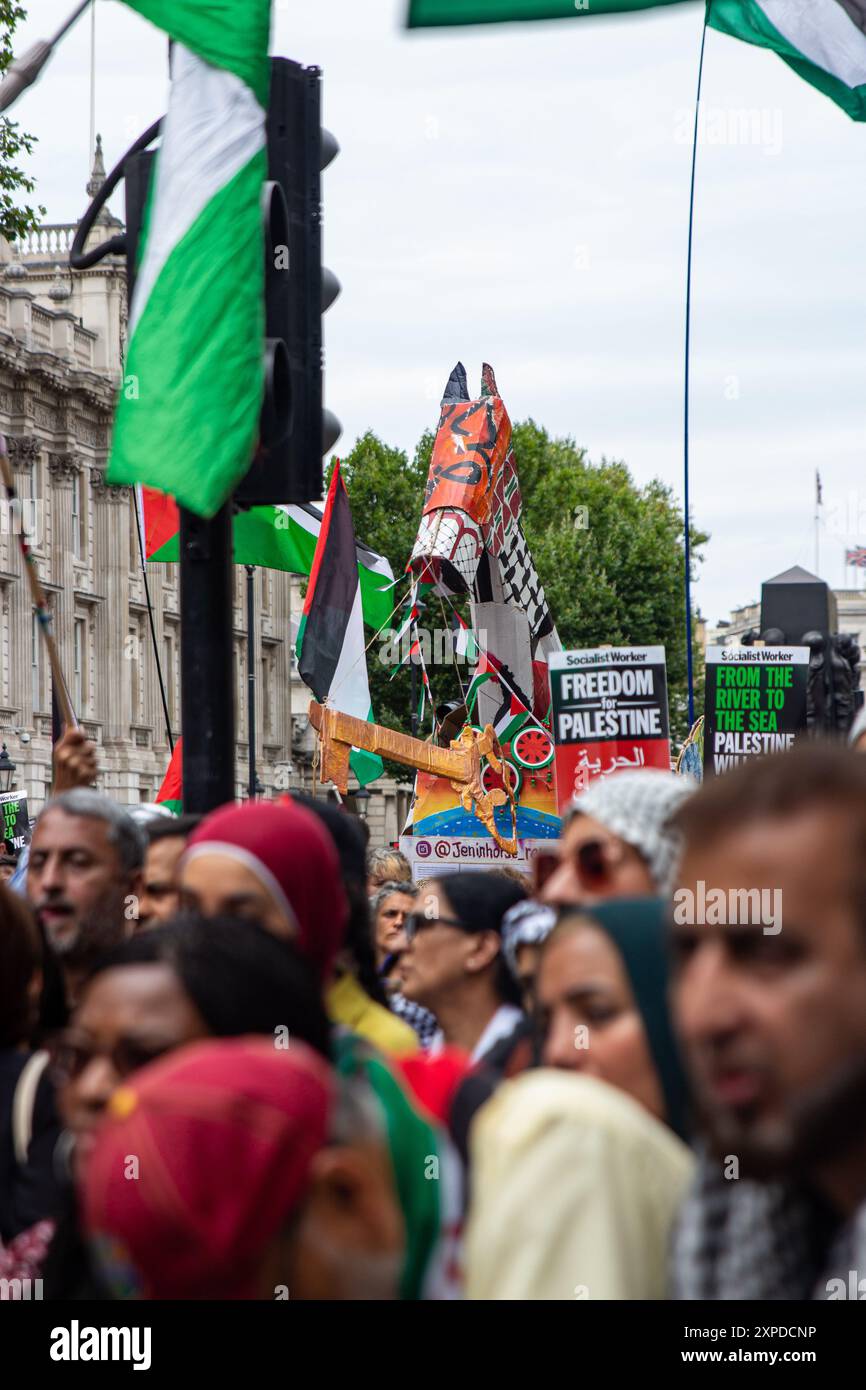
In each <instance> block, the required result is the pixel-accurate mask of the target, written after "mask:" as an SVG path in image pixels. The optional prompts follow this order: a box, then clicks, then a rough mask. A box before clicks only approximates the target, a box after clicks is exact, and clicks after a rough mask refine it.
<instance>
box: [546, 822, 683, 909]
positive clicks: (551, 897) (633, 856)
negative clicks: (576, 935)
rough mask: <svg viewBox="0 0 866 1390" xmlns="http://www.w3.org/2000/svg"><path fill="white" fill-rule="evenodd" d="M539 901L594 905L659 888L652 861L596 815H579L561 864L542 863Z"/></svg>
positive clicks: (560, 853)
mask: <svg viewBox="0 0 866 1390" xmlns="http://www.w3.org/2000/svg"><path fill="white" fill-rule="evenodd" d="M538 867H539V869H540V870H541V872H542V874H543V882H542V883H541V886H540V888H539V891H538V892H537V894H536V897H537V898H538V900H539V902H543V903H550V904H552V905H553V906H558V907H573V906H587V907H588V906H591V905H592V904H593V903H598V902H603V901H604V899H605V898H642V897H647V896H649V895H652V894H654V893H656V892H657V891H658V890H657V887H656V885H655V883H654V882H653V877H652V874H651V873H650V871H649V866H648V865H647V863H646V860H645V859H644V858H643V857H642V855H640V854H639V853H638V851H637V850H636V849H634V848H633V847H632V846H631V845H627V844H626V842H625V841H624V840H620V839H619V838H618V837H617V836H616V835H612V834H611V832H610V831H609V830H606V829H605V827H604V826H603V825H602V824H601V823H600V822H599V821H596V820H593V819H592V817H591V816H575V817H574V819H573V820H572V821H571V822H570V824H569V825H568V826H567V827H566V830H565V834H564V835H563V837H562V839H561V840H560V841H559V844H558V846H557V855H556V859H555V862H553V863H551V864H546V863H545V864H544V865H543V867H542V865H541V864H539V866H538Z"/></svg>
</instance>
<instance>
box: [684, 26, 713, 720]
mask: <svg viewBox="0 0 866 1390" xmlns="http://www.w3.org/2000/svg"><path fill="white" fill-rule="evenodd" d="M711 4H712V0H707V4H706V9H705V10H704V27H703V31H702V33H701V56H700V60H699V62H698V90H697V94H696V97H695V133H694V140H693V142H692V177H691V188H690V192H689V242H688V251H687V254H686V347H685V383H684V385H685V392H684V395H685V404H684V411H683V484H684V485H683V533H684V548H685V580H686V584H685V589H686V669H687V671H688V682H689V728H691V727H692V725H693V724H694V722H695V677H694V670H693V660H692V574H691V568H692V556H691V535H690V532H689V525H690V517H689V388H690V377H691V336H692V245H693V239H694V228H695V171H696V169H697V163H698V129H699V126H698V122H699V118H700V111H701V88H702V86H703V78H704V50H705V48H706V43H707V21H708V19H709V17H710V5H711Z"/></svg>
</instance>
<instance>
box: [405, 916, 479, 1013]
mask: <svg viewBox="0 0 866 1390" xmlns="http://www.w3.org/2000/svg"><path fill="white" fill-rule="evenodd" d="M415 913H417V914H418V917H419V920H420V921H421V923H422V926H421V928H420V930H419V931H418V932H417V934H416V935H415V937H414V938H413V940H412V941H410V942H409V944H408V948H407V950H406V952H405V953H404V955H403V956H402V957H401V960H400V965H399V968H398V972H397V973H398V975H399V978H400V981H401V989H402V992H403V994H405V996H406V998H407V999H413V1000H414V1001H415V1002H416V1003H417V1004H422V1005H423V1006H424V1007H425V1008H427V1009H431V1010H432V1011H433V1012H434V1013H435V1012H436V1008H437V1006H438V1005H439V1004H440V1003H442V1002H443V1001H447V1000H448V999H449V998H450V997H452V996H453V995H454V993H455V991H456V990H458V989H460V988H462V987H463V986H464V985H465V984H466V983H467V982H468V981H471V980H472V978H473V977H477V976H478V975H479V974H480V973H481V972H482V971H485V970H487V969H488V968H489V967H490V966H491V965H492V963H493V960H494V959H495V957H496V954H497V951H498V942H494V943H491V942H490V941H489V939H488V938H489V937H491V936H493V935H494V933H492V932H467V931H463V930H461V928H460V927H455V926H451V925H450V924H449V923H448V921H447V920H446V919H448V918H452V919H456V918H457V913H456V911H455V909H454V907H453V906H452V904H451V902H450V901H449V899H448V898H447V897H446V896H445V894H444V893H442V892H441V891H440V890H439V889H436V888H434V889H429V890H427V891H426V892H422V893H421V894H420V896H419V897H418V898H417V899H416V900H415V904H414V907H413V915H414V914H415Z"/></svg>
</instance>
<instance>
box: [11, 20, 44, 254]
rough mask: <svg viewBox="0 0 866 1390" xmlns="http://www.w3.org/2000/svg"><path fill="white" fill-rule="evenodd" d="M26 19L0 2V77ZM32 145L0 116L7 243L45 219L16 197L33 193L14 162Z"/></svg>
mask: <svg viewBox="0 0 866 1390" xmlns="http://www.w3.org/2000/svg"><path fill="white" fill-rule="evenodd" d="M25 18H26V12H25V10H23V9H22V7H21V6H20V5H18V4H16V3H15V0H0V75H2V74H3V73H4V72H5V71H6V69H7V68H8V66H9V64H10V63H11V62H12V59H13V57H14V49H13V44H12V39H13V35H14V33H15V28H16V25H17V24H18V23H19V22H20V21H21V20H22V19H25ZM34 144H35V139H34V137H33V136H32V135H25V133H24V132H23V131H22V130H21V129H20V128H19V126H18V123H17V121H10V120H9V119H8V118H7V117H6V116H2V117H0V236H4V237H6V239H7V240H8V241H18V240H19V239H20V238H21V237H24V236H26V235H27V233H28V232H31V231H35V230H36V228H37V227H38V226H39V220H40V218H42V217H44V216H45V209H44V208H43V207H41V206H40V207H37V208H31V207H29V206H24V207H22V206H20V205H19V202H18V198H17V197H16V194H20V193H33V192H35V189H36V184H35V183H34V181H33V179H31V178H28V177H27V175H26V174H25V172H24V170H23V169H21V168H19V167H18V164H17V163H16V161H17V160H18V159H19V158H20V157H21V155H22V154H25V155H28V154H32V153H33V146H34Z"/></svg>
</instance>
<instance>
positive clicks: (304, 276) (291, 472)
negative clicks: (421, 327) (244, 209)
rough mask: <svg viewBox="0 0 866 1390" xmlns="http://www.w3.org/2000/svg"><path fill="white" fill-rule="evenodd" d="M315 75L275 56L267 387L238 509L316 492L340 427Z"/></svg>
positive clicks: (267, 199)
mask: <svg viewBox="0 0 866 1390" xmlns="http://www.w3.org/2000/svg"><path fill="white" fill-rule="evenodd" d="M321 89H322V88H321V71H320V69H319V68H316V67H303V66H302V65H301V64H300V63H293V62H291V61H290V60H289V59H287V58H274V59H272V61H271V92H270V102H269V105H268V117H267V141H268V178H269V180H270V183H269V184H268V185H267V186H266V188H265V194H264V200H263V208H264V211H263V218H264V225H265V273H266V287H265V306H266V340H267V341H266V346H265V358H266V373H267V379H266V389H265V399H264V404H263V409H262V427H261V439H260V443H259V447H258V449H257V451H256V455H255V457H254V459H253V463H252V466H251V468H250V471H249V473H248V474H247V476H246V477H245V478H244V479H243V481H242V482H241V483H240V485H239V487H238V488H237V490H236V492H235V501H236V502H237V503H239V504H240V505H241V506H257V505H262V504H266V503H279V502H310V501H314V500H316V499H318V498H320V497H321V496H322V477H323V468H322V460H323V456H324V455H325V454H326V453H327V452H328V450H330V449H331V448H332V447H333V445H334V444H335V443H336V441H337V439H338V438H339V436H340V433H341V426H340V422H339V421H338V420H337V419H336V417H335V416H333V415H332V414H331V412H330V411H327V410H325V409H324V408H323V403H322V377H323V373H322V315H323V314H324V312H325V310H326V309H328V308H329V307H330V305H331V304H333V302H334V300H335V299H336V298H337V295H338V294H339V293H340V285H339V281H338V280H337V277H336V276H335V275H334V274H333V273H332V272H331V271H329V270H327V269H326V268H325V267H323V265H322V192H321V172H322V169H324V168H326V166H327V165H328V164H330V162H331V160H332V159H333V158H334V157H335V155H336V154H337V152H338V148H339V147H338V145H337V142H336V140H335V139H334V137H333V136H332V135H331V134H330V132H329V131H326V130H324V129H323V128H322V122H321Z"/></svg>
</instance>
